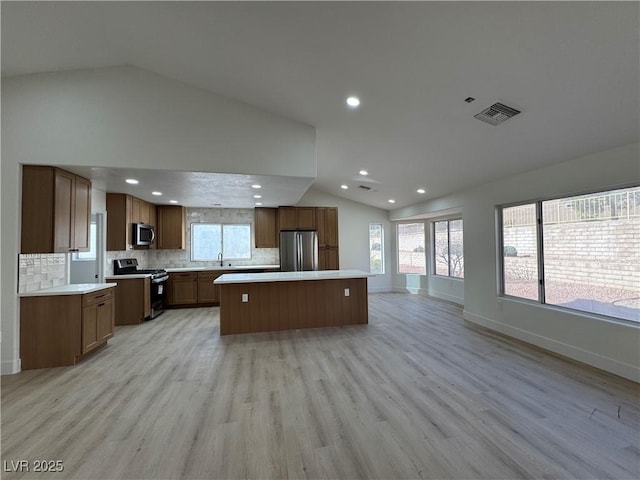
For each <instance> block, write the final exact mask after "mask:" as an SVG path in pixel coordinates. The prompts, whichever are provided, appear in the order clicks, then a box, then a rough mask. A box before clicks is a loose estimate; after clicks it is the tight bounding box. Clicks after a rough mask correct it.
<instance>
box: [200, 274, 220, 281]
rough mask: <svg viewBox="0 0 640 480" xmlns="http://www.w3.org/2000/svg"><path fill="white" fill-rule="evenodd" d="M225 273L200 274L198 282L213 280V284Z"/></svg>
mask: <svg viewBox="0 0 640 480" xmlns="http://www.w3.org/2000/svg"><path fill="white" fill-rule="evenodd" d="M223 273H224V272H198V281H199V282H202V281H209V280H211V281H212V282H213V281H214V280H215V279H216V278H218V277H219V276H220V275H222V274H223Z"/></svg>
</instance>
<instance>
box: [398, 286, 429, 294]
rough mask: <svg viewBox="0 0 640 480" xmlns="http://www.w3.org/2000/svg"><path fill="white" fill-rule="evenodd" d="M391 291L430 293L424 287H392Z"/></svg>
mask: <svg viewBox="0 0 640 480" xmlns="http://www.w3.org/2000/svg"><path fill="white" fill-rule="evenodd" d="M389 291H390V292H394V293H411V294H413V295H424V296H427V295H428V294H427V291H426V290H425V289H424V288H411V287H391V290H389Z"/></svg>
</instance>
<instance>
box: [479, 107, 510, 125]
mask: <svg viewBox="0 0 640 480" xmlns="http://www.w3.org/2000/svg"><path fill="white" fill-rule="evenodd" d="M519 113H520V110H516V109H515V108H511V107H507V106H506V105H504V104H502V103H494V104H493V105H491V106H490V107H489V108H485V109H484V110H483V111H481V112H480V113H478V114H477V115H474V118H477V119H478V120H482V121H483V122H484V123H488V124H489V125H494V126H495V125H498V124H500V123H503V122H506V121H507V120H509V119H510V118H511V117H515V116H516V115H518V114H519Z"/></svg>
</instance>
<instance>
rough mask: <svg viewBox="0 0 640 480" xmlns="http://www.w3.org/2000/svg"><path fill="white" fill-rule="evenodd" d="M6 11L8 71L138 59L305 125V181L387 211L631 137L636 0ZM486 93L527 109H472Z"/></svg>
mask: <svg viewBox="0 0 640 480" xmlns="http://www.w3.org/2000/svg"><path fill="white" fill-rule="evenodd" d="M1 8H2V75H3V76H16V75H23V74H29V73H35V72H46V71H56V70H63V69H84V68H95V67H104V66H114V65H133V66H136V67H140V68H143V69H146V70H150V71H152V72H155V73H158V74H161V75H164V76H167V77H170V78H173V79H176V80H180V81H182V82H185V83H187V84H190V85H193V86H196V87H199V88H204V89H207V90H210V91H212V92H215V93H217V94H221V95H225V96H228V97H231V98H234V99H237V100H241V101H243V102H246V103H249V104H251V105H254V106H257V107H260V108H263V109H266V110H269V111H272V112H275V113H278V114H280V115H283V116H286V117H289V118H291V119H294V120H297V121H299V122H303V123H305V124H308V125H312V126H314V127H315V128H316V142H317V143H316V146H317V162H318V175H317V179H316V181H315V182H314V184H313V185H314V187H316V188H318V189H320V190H323V191H326V192H329V193H332V194H335V195H339V196H343V197H345V198H349V199H352V200H356V201H359V202H363V203H366V204H369V205H372V206H376V207H380V208H384V209H393V208H398V207H402V206H406V205H410V204H414V203H417V202H420V201H424V200H425V199H426V198H431V197H438V196H442V195H445V194H448V193H452V192H456V191H460V190H463V189H465V188H469V187H471V186H473V185H477V184H480V183H484V182H487V181H491V180H493V179H496V178H502V177H507V176H509V175H512V174H516V173H520V172H523V171H527V170H531V169H535V168H538V167H543V166H546V165H549V164H553V163H557V162H561V161H563V160H568V159H572V158H575V157H578V156H581V155H584V154H587V153H590V152H595V151H599V150H604V149H607V148H611V147H614V146H617V145H623V144H628V143H632V142H637V141H638V136H639V130H640V126H639V118H640V112H639V108H640V107H639V105H640V97H639V91H640V88H639V87H640V75H639V70H640V69H639V59H640V38H639V35H640V33H639V32H640V22H639V4H638V3H637V2H620V3H616V2H584V3H581V2H496V3H489V2H406V3H405V2H402V3H400V2H370V3H369V2H353V3H351V2H349V3H347V2H344V3H342V2H193V3H192V2H63V3H58V2H42V3H30V2H26V3H25V2H16V3H13V2H4V1H3V2H2V6H1ZM350 95H356V96H358V97H359V98H360V100H361V105H360V107H359V108H357V109H352V108H349V107H347V106H346V105H345V99H346V98H347V97H348V96H350ZM468 97H472V98H474V99H475V100H474V101H472V102H471V103H467V102H465V99H466V98H468ZM496 102H500V103H503V104H506V105H508V106H511V107H513V108H515V109H517V110H520V111H521V112H522V113H520V114H519V115H517V116H515V117H513V118H511V119H509V120H508V121H506V122H505V123H503V124H501V125H498V126H492V125H488V124H486V123H482V122H480V121H479V120H477V119H476V118H474V115H475V114H477V113H478V112H480V111H481V110H484V109H485V108H487V107H489V106H490V105H492V104H494V103H496ZM133 167H135V166H133ZM177 169H178V168H177ZM361 169H365V170H367V171H368V173H369V174H368V175H367V176H363V175H360V174H359V173H358V172H359V171H360V170H361ZM341 185H347V186H348V187H349V188H348V189H346V190H345V189H342V188H341ZM360 185H363V186H367V187H370V190H368V191H365V190H364V189H362V188H359V186H360ZM418 188H424V189H426V193H424V194H420V193H417V192H416V190H417V189H418ZM389 199H393V200H395V203H394V204H391V203H389V202H388V200H389Z"/></svg>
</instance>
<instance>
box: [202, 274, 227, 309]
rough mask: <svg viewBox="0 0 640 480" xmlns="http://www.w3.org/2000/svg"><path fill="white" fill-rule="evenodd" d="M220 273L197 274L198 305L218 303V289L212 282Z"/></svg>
mask: <svg viewBox="0 0 640 480" xmlns="http://www.w3.org/2000/svg"><path fill="white" fill-rule="evenodd" d="M220 275H222V273H221V272H198V303H220V287H219V286H218V285H214V284H213V281H214V280H215V279H216V278H218V277H219V276H220Z"/></svg>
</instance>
